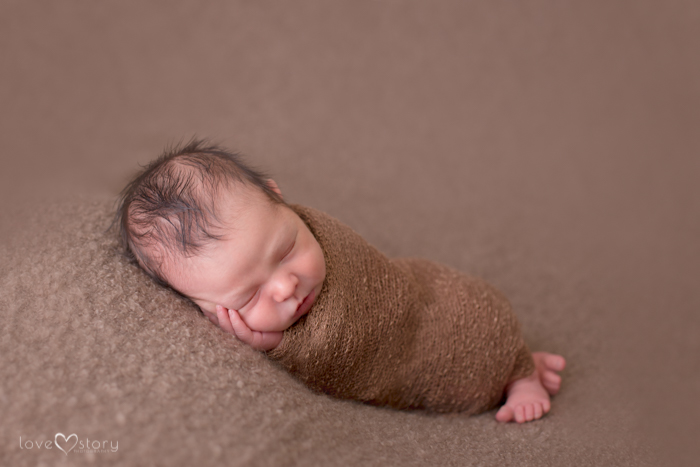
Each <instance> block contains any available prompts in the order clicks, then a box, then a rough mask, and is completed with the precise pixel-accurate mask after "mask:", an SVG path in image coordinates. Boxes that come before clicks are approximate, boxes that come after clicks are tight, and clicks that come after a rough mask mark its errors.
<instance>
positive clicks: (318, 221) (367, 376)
mask: <svg viewBox="0 0 700 467" xmlns="http://www.w3.org/2000/svg"><path fill="white" fill-rule="evenodd" d="M291 207H292V209H293V210H294V211H295V212H296V213H297V214H298V215H299V216H300V217H301V219H302V220H304V222H305V223H306V224H307V225H308V226H309V229H310V230H311V232H312V233H313V234H314V236H315V237H316V239H317V240H318V242H319V244H320V245H321V248H322V250H323V254H324V258H325V261H326V279H325V282H324V285H323V289H322V290H321V292H320V293H319V296H318V297H317V299H316V302H315V303H314V305H313V307H312V308H311V309H310V311H309V312H308V314H307V315H306V316H304V317H302V318H301V319H300V320H299V321H298V322H297V323H295V324H294V325H293V326H292V327H290V328H289V329H287V330H286V331H285V332H284V338H283V339H282V342H281V343H280V345H279V346H278V347H277V348H275V349H273V350H271V351H269V352H268V356H269V357H270V358H272V359H273V360H276V361H278V362H279V363H280V364H281V365H282V366H284V367H285V368H286V369H287V370H289V371H290V372H291V373H292V374H294V375H296V376H297V377H298V378H299V379H301V380H302V381H303V382H304V383H305V384H306V385H308V386H309V387H311V388H312V389H315V390H317V391H321V392H325V393H327V394H330V395H332V396H335V397H339V398H343V399H354V400H358V401H363V402H367V403H370V404H375V405H386V406H391V407H395V408H399V409H405V408H416V409H418V408H421V409H428V410H432V411H436V412H452V411H459V412H465V413H469V414H474V413H479V412H483V411H486V410H489V409H491V408H493V407H495V406H496V405H497V404H498V403H499V401H500V400H501V398H502V396H503V390H504V388H505V387H506V385H507V384H508V383H509V382H510V381H513V380H515V379H518V378H521V377H524V376H528V375H530V374H532V372H533V371H534V363H533V361H532V357H531V355H530V352H529V350H528V348H527V346H526V345H525V342H524V341H523V338H522V336H521V334H520V326H519V323H518V321H517V320H516V318H515V316H514V314H513V312H512V310H511V307H510V304H509V302H508V300H507V299H506V298H505V297H504V296H503V295H502V294H501V293H500V292H498V291H497V290H496V289H495V288H494V287H492V286H490V285H489V284H487V283H486V282H484V281H483V280H481V279H478V278H475V277H470V276H467V275H465V274H463V273H460V272H458V271H456V270H454V269H452V268H449V267H447V266H443V265H440V264H437V263H434V262H431V261H427V260H422V259H389V258H387V257H386V256H385V255H384V254H382V253H381V252H380V251H379V250H377V249H376V248H374V247H373V246H371V245H370V244H369V243H367V242H366V241H365V240H364V239H363V238H362V237H360V235H358V234H357V233H356V232H354V231H353V230H352V229H351V228H349V227H348V226H346V225H344V224H342V223H341V222H339V221H338V220H336V219H334V218H332V217H330V216H328V215H326V214H324V213H322V212H320V211H318V210H315V209H312V208H308V207H303V206H299V205H292V206H291Z"/></svg>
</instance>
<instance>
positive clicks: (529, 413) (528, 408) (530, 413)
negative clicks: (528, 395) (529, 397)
mask: <svg viewBox="0 0 700 467" xmlns="http://www.w3.org/2000/svg"><path fill="white" fill-rule="evenodd" d="M534 418H535V407H534V404H525V420H527V421H528V422H531V421H532V420H533V419H534Z"/></svg>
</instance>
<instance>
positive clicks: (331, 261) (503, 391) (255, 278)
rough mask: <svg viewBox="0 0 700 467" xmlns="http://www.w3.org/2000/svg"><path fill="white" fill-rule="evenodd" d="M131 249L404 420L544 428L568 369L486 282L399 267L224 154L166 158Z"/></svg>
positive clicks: (249, 332) (123, 222) (150, 171)
mask: <svg viewBox="0 0 700 467" xmlns="http://www.w3.org/2000/svg"><path fill="white" fill-rule="evenodd" d="M117 220H118V223H119V226H120V232H121V238H122V242H123V245H124V247H125V248H126V250H127V251H128V253H129V254H130V255H131V256H132V258H133V259H134V260H135V261H136V262H137V263H138V265H139V266H140V267H141V268H143V270H144V271H145V272H146V273H147V274H148V275H150V276H151V277H152V278H153V279H154V280H155V281H156V282H158V283H159V284H162V285H164V286H166V287H170V288H172V289H174V290H175V291H176V292H178V293H180V294H182V295H184V296H185V297H187V298H189V299H190V300H192V302H194V303H195V304H196V305H197V306H198V307H199V308H200V310H201V311H202V312H203V313H204V315H205V316H206V317H207V318H209V320H210V321H211V322H212V323H214V324H215V325H217V326H218V327H220V328H221V329H222V330H223V331H225V332H227V333H230V334H233V335H235V336H236V337H237V338H238V339H240V340H241V341H242V342H244V343H245V344H248V345H250V346H251V347H253V348H254V349H257V350H261V351H264V352H266V353H267V355H268V356H269V357H270V358H271V359H273V360H275V361H277V362H279V363H280V364H281V365H282V366H283V367H285V368H286V369H287V370H289V371H290V372H291V373H292V374H294V375H295V376H296V377H298V378H299V379H300V380H302V381H303V382H304V383H305V384H306V385H307V386H309V387H311V388H312V389H314V390H316V391H320V392H324V393H327V394H330V395H332V396H334V397H338V398H343V399H353V400H358V401H362V402H365V403H369V404H374V405H381V406H390V407H394V408H399V409H427V410H431V411H435V412H462V413H465V414H475V413H480V412H484V411H487V410H491V409H493V408H495V407H497V406H498V405H499V404H500V405H502V406H501V407H500V409H499V410H498V411H497V413H496V419H497V420H498V421H501V422H508V421H513V420H514V421H517V422H518V423H522V422H525V421H531V420H535V419H539V418H541V417H542V416H543V415H544V414H545V413H547V412H548V411H549V409H550V395H554V394H556V393H557V392H558V390H559V387H560V385H561V378H560V376H559V375H558V374H557V373H558V372H560V371H562V370H563V369H564V366H565V361H564V358H563V357H561V356H559V355H554V354H550V353H546V352H534V353H530V351H529V350H528V348H527V346H526V345H525V342H524V341H523V338H522V336H521V334H520V326H519V324H518V322H517V320H516V319H515V316H514V314H513V312H512V310H511V308H510V304H509V303H508V300H507V299H506V298H505V297H504V296H503V295H502V294H501V293H499V292H498V291H497V290H496V289H494V288H493V287H492V286H490V285H489V284H487V283H486V282H484V281H483V280H481V279H478V278H476V277H471V276H468V275H465V274H463V273H461V272H458V271H456V270H454V269H452V268H449V267H447V266H444V265H440V264H437V263H434V262H431V261H427V260H422V259H411V258H401V259H390V258H387V257H386V256H385V255H383V254H382V253H381V252H379V251H378V250H377V249H376V248H374V247H372V246H371V245H370V244H368V243H367V242H366V241H365V240H364V239H362V237H360V236H359V235H358V234H357V233H355V232H354V231H353V230H352V229H350V228H349V227H348V226H346V225H344V224H342V223H341V222H339V221H338V220H336V219H334V218H332V217H330V216H328V215H326V214H324V213H322V212H320V211H317V210H315V209H312V208H308V207H303V206H299V205H293V204H287V203H285V201H284V200H283V198H282V193H281V191H280V189H279V187H278V186H277V184H276V183H275V182H274V181H272V180H270V179H266V178H265V177H264V176H263V175H262V174H260V173H259V172H257V171H255V170H252V169H250V168H248V167H246V166H245V165H244V164H243V163H242V162H241V160H240V158H239V157H238V156H237V155H236V154H233V153H230V152H228V151H226V150H225V149H222V148H220V147H218V146H213V145H209V144H208V143H205V142H202V141H193V142H191V143H189V144H188V145H186V146H183V147H180V148H176V149H174V150H171V151H166V153H164V154H163V155H162V156H161V157H160V158H158V159H157V160H155V161H154V162H152V163H151V164H150V165H148V166H147V167H146V168H145V169H144V170H143V172H142V173H141V174H139V175H138V176H137V177H136V178H135V179H134V180H133V181H132V182H131V183H130V184H129V185H128V186H127V187H126V188H125V190H124V191H123V192H122V198H121V205H120V207H119V210H118V213H117Z"/></svg>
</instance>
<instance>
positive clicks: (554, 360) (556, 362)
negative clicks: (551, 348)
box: [544, 354, 566, 371]
mask: <svg viewBox="0 0 700 467" xmlns="http://www.w3.org/2000/svg"><path fill="white" fill-rule="evenodd" d="M544 364H545V365H546V366H547V368H549V369H550V370H553V371H562V370H563V369H564V368H565V367H566V360H564V357H562V356H561V355H554V354H548V355H547V356H546V357H545V359H544Z"/></svg>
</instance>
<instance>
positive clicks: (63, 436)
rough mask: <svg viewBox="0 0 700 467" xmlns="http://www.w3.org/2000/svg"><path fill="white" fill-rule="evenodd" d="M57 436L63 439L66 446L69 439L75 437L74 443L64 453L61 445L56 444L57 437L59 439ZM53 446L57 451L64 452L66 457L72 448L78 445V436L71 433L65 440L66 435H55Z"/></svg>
mask: <svg viewBox="0 0 700 467" xmlns="http://www.w3.org/2000/svg"><path fill="white" fill-rule="evenodd" d="M59 436H60V437H61V438H63V442H64V443H66V446H68V440H69V439H71V438H73V437H75V442H74V443H73V446H71V447H69V448H68V450H67V451H66V450H65V449H63V448H62V447H61V445H60V444H58V437H59ZM53 444H55V445H56V447H57V448H58V449H60V450H61V451H63V452H65V453H66V456H67V455H68V453H69V452H71V451H72V450H73V448H74V447H75V445H76V444H78V435H76V434H75V433H73V434H72V435H70V436H69V437H67V438H66V435H64V434H63V433H56V436H54V438H53Z"/></svg>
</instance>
